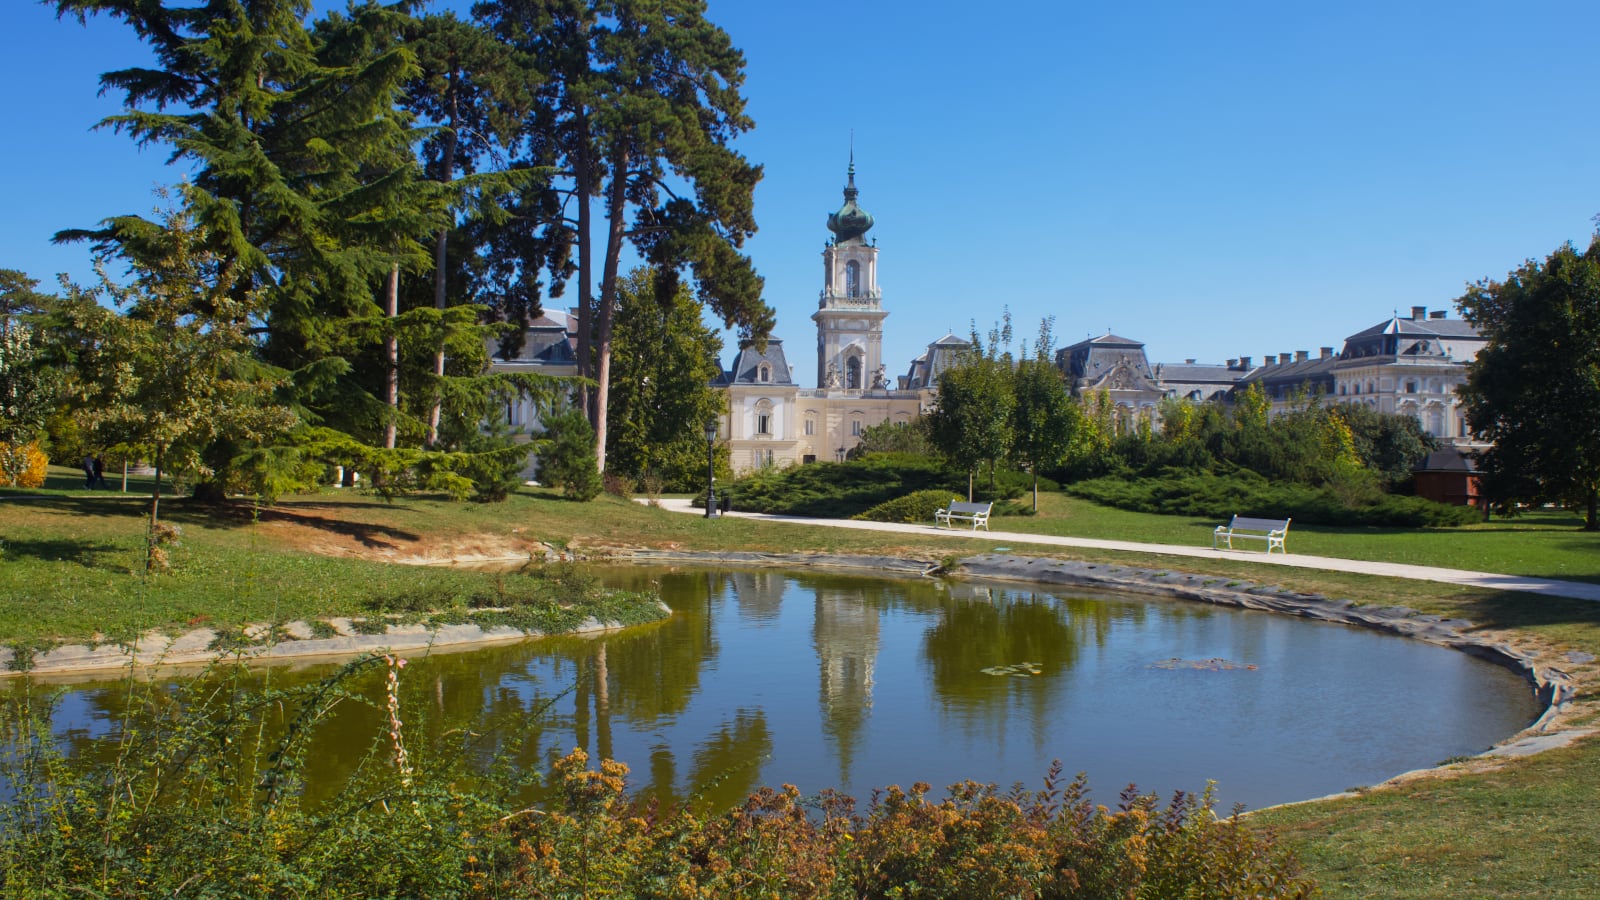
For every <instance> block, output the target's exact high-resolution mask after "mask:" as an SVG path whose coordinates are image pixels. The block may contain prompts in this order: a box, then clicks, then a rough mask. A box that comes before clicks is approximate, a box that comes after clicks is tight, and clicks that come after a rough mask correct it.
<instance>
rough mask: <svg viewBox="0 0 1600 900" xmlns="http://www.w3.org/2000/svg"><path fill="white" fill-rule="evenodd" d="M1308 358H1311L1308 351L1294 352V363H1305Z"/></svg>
mask: <svg viewBox="0 0 1600 900" xmlns="http://www.w3.org/2000/svg"><path fill="white" fill-rule="evenodd" d="M1310 358H1311V351H1310V350H1296V351H1295V352H1294V361H1295V362H1305V361H1306V360H1308V359H1310Z"/></svg>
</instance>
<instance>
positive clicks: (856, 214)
mask: <svg viewBox="0 0 1600 900" xmlns="http://www.w3.org/2000/svg"><path fill="white" fill-rule="evenodd" d="M848 175H849V181H848V182H847V183H846V184H845V186H844V205H843V206H841V207H839V211H838V212H836V213H829V214H828V230H829V231H831V232H833V236H834V242H835V243H837V244H865V243H866V241H864V240H862V237H861V236H862V235H864V234H866V233H867V232H868V231H870V230H871V229H872V214H871V213H869V212H867V211H866V210H864V209H862V208H861V207H859V206H857V205H856V195H857V194H859V193H860V191H858V190H856V159H855V153H854V151H852V152H851V154H850V168H849V170H848Z"/></svg>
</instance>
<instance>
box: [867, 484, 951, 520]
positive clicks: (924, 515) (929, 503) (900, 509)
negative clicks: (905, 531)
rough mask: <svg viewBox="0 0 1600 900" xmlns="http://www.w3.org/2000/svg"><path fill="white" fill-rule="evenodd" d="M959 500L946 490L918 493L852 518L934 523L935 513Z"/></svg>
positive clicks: (899, 498)
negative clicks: (951, 502)
mask: <svg viewBox="0 0 1600 900" xmlns="http://www.w3.org/2000/svg"><path fill="white" fill-rule="evenodd" d="M959 499H961V498H960V497H958V496H956V495H954V494H952V493H950V492H949V491H945V490H939V489H934V490H930V491H917V492H916V493H912V494H907V495H905V496H904V497H898V498H896V499H894V500H890V501H888V502H887V503H879V504H878V505H877V506H874V507H873V508H871V509H869V510H867V511H866V512H864V513H857V514H856V515H854V516H852V517H851V518H854V519H862V520H865V521H868V522H932V521H933V514H934V513H935V512H937V511H939V510H941V509H944V507H945V505H946V504H948V503H949V502H950V501H951V500H959Z"/></svg>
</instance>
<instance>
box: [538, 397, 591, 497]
mask: <svg viewBox="0 0 1600 900" xmlns="http://www.w3.org/2000/svg"><path fill="white" fill-rule="evenodd" d="M545 433H546V435H547V436H548V439H549V444H548V445H547V446H546V448H545V451H544V453H543V454H542V455H540V457H539V479H540V480H541V481H543V482H545V483H546V484H549V485H552V486H555V487H559V488H561V491H562V493H563V494H564V495H565V496H566V497H567V499H569V500H579V501H582V502H585V503H587V502H588V501H590V500H593V499H594V498H595V497H598V496H599V495H600V491H601V489H602V488H603V487H604V484H603V483H602V482H601V480H600V469H599V464H598V463H597V462H596V460H595V457H594V429H593V428H591V427H589V420H588V418H587V417H585V416H584V414H583V412H582V411H580V410H576V409H567V410H563V411H562V412H559V413H556V414H555V415H553V416H551V417H550V418H549V419H547V420H546V421H545Z"/></svg>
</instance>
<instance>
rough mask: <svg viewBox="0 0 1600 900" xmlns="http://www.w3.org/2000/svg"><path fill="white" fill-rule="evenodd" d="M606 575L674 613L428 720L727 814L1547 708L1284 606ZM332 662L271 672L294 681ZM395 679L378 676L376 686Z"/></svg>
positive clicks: (1414, 759)
mask: <svg viewBox="0 0 1600 900" xmlns="http://www.w3.org/2000/svg"><path fill="white" fill-rule="evenodd" d="M599 571H600V572H601V573H602V576H603V578H604V580H605V581H607V582H609V583H611V584H615V585H618V586H630V587H642V586H648V585H650V584H655V585H657V586H659V589H660V591H661V594H662V596H663V598H664V599H665V600H666V602H667V603H668V604H669V605H670V606H671V607H672V609H673V611H674V615H673V617H672V618H671V619H670V620H668V621H666V622H664V623H661V624H658V625H652V626H646V627H642V628H638V629H634V630H631V631H628V632H623V633H617V634H610V635H606V636H603V637H594V638H587V639H577V638H564V639H551V640H543V641H532V642H525V643H520V644H512V645H500V646H494V647H489V648H485V649H480V650H473V651H470V652H454V653H437V654H434V655H432V656H430V657H428V658H422V659H415V660H413V661H412V663H411V665H410V666H408V667H407V668H406V669H405V670H404V682H405V687H406V693H405V695H404V704H405V711H406V716H407V721H408V727H415V728H417V729H418V730H422V731H428V732H432V733H434V734H438V733H441V732H442V731H443V730H445V729H451V728H460V727H468V726H473V725H474V724H476V723H481V722H484V721H487V720H489V719H492V718H495V717H499V718H501V719H502V720H505V719H510V720H521V721H523V722H525V723H528V725H529V727H530V728H532V729H533V741H532V745H531V748H530V749H529V750H528V751H526V753H525V754H524V757H523V758H522V762H523V763H524V764H526V765H545V764H547V763H548V761H549V760H550V759H551V758H553V757H554V756H558V755H560V754H563V753H565V752H567V751H568V750H570V749H572V748H573V747H582V748H584V749H585V750H586V751H588V752H589V753H590V755H591V756H597V755H598V756H607V757H612V758H616V759H620V760H622V761H623V762H625V763H627V764H628V765H629V767H630V768H631V769H632V776H631V782H632V784H633V785H634V786H635V787H636V788H637V789H639V790H641V791H643V792H645V793H647V794H651V795H654V796H659V797H661V798H663V799H667V800H678V799H685V798H689V797H691V796H692V797H695V798H697V799H699V800H703V801H704V802H706V803H708V804H711V805H717V806H726V805H732V804H734V803H737V802H738V801H739V800H740V799H742V798H743V797H744V796H745V795H746V794H747V793H748V792H749V791H750V790H752V789H754V788H755V787H758V786H761V785H774V786H775V785H778V784H782V783H791V784H794V785H797V786H798V787H799V788H800V789H801V790H802V791H803V792H805V793H807V794H812V793H815V792H817V791H819V790H821V789H823V788H827V787H836V788H840V789H842V790H844V791H846V792H848V793H851V794H854V795H855V796H857V797H858V798H863V799H864V798H866V797H867V796H868V795H869V794H870V792H871V791H872V789H874V788H878V787H883V786H885V785H889V784H900V785H905V786H909V785H910V784H911V783H913V782H916V781H926V782H929V783H931V784H933V785H934V786H935V787H936V788H942V787H943V786H945V785H948V784H950V783H953V782H956V781H960V780H964V779H969V778H970V779H975V780H978V781H983V782H998V783H1000V784H1002V785H1010V784H1012V783H1014V782H1017V781H1022V782H1024V783H1026V784H1027V785H1028V786H1030V787H1037V786H1039V784H1040V779H1041V777H1042V776H1043V774H1044V773H1045V771H1046V769H1047V767H1048V766H1049V765H1050V763H1051V761H1052V760H1056V759H1059V760H1061V761H1062V763H1063V765H1064V766H1065V769H1066V771H1067V772H1068V773H1069V774H1070V773H1073V772H1078V771H1084V772H1087V773H1088V776H1089V783H1090V787H1091V789H1092V790H1093V791H1094V792H1095V794H1096V795H1097V796H1098V797H1101V798H1103V799H1106V800H1108V799H1111V798H1112V797H1114V795H1115V794H1116V792H1118V791H1119V790H1121V789H1122V787H1124V786H1125V785H1127V784H1128V783H1130V782H1133V783H1137V785H1138V786H1139V788H1140V789H1141V790H1154V791H1157V792H1159V793H1161V794H1163V795H1166V794H1170V792H1172V791H1173V790H1176V789H1184V790H1199V789H1201V788H1203V787H1204V786H1205V784H1206V782H1207V780H1208V779H1209V780H1214V781H1216V783H1217V794H1218V798H1219V801H1220V804H1219V808H1221V809H1227V808H1229V807H1231V806H1232V805H1233V804H1234V803H1243V804H1245V805H1247V806H1249V807H1252V808H1256V807H1261V806H1265V805H1269V804H1274V803H1281V802H1285V801H1290V800H1300V799H1306V798H1310V797H1317V796H1321V795H1324V794H1327V793H1331V792H1336V791H1340V790H1344V789H1346V788H1350V787H1353V786H1357V785H1367V784H1373V783H1376V782H1380V781H1383V780H1384V779H1386V778H1389V777H1390V776H1393V775H1395V774H1398V773H1400V772H1404V771H1407V770H1410V769H1415V768H1419V767H1426V766H1431V765H1434V764H1436V763H1438V762H1440V761H1441V760H1444V759H1446V758H1449V757H1452V756H1456V755H1463V754H1472V753H1477V752H1480V751H1482V750H1484V749H1486V748H1488V747H1489V746H1490V745H1491V744H1493V743H1494V742H1496V741H1498V740H1501V739H1503V738H1505V737H1507V736H1509V735H1511V734H1513V733H1515V732H1516V731H1518V730H1519V729H1521V728H1523V727H1525V726H1526V725H1527V724H1528V723H1529V722H1531V721H1532V720H1533V718H1534V717H1535V716H1536V715H1537V714H1538V712H1539V710H1538V707H1537V703H1536V702H1535V699H1534V697H1533V693H1532V690H1531V687H1530V685H1529V684H1528V683H1527V682H1526V681H1525V680H1523V679H1522V678H1521V677H1519V676H1518V675H1516V674H1514V673H1512V672H1510V671H1507V670H1505V669H1502V668H1500V667H1498V666H1494V665H1492V664H1489V663H1485V662H1483V661H1480V660H1477V659H1474V658H1471V657H1469V656H1467V655H1465V654H1462V653H1457V652H1454V651H1450V650H1446V649H1443V648H1439V647H1434V646H1431V645H1427V644H1423V643H1420V642H1415V641H1407V640H1403V639H1400V638H1396V637H1392V636H1388V635H1381V634H1377V633H1373V632H1369V631H1363V630H1359V629H1354V628H1349V627H1344V626H1338V625H1330V624H1325V623H1318V622H1312V621H1307V620H1304V619H1297V618H1292V617H1288V616H1280V615H1272V614H1266V613H1257V612H1247V611H1241V610H1231V609H1225V608H1218V607H1212V606H1207V605H1203V604H1197V603H1186V602H1180V601H1167V600H1159V599H1150V598H1146V597H1140V596H1133V595H1123V596H1114V595H1100V596H1089V595H1085V594H1084V593H1083V592H1081V591H1074V590H1058V589H1042V588H1030V587H1026V586H1023V587H1019V586H1017V585H1014V584H1008V585H1000V584H983V583H974V582H939V581H933V580H927V579H923V580H911V579H908V580H894V579H883V578H860V577H848V576H838V575H818V574H804V573H793V572H788V573H786V572H777V571H770V570H762V571H725V570H709V569H697V568H682V569H661V568H653V569H644V568H627V569H604V570H599ZM1207 660H1226V661H1227V664H1206V663H1204V662H1203V661H1207ZM1021 663H1032V664H1034V665H1033V667H1032V669H1019V670H1014V671H1023V672H1026V671H1032V670H1036V671H1037V673H1038V674H1036V675H1021V676H1016V675H1007V674H994V670H995V669H996V667H1006V666H1016V665H1018V664H1021ZM336 668H337V666H336V665H334V664H325V663H324V664H316V665H303V666H296V667H288V668H270V669H266V670H263V671H262V672H261V673H260V675H259V676H258V677H260V678H261V679H263V680H270V681H271V683H272V684H274V685H283V684H286V683H297V682H304V681H309V680H313V679H318V678H322V677H325V676H326V675H327V674H328V673H329V672H331V671H333V670H334V669H336ZM986 669H989V670H991V671H990V672H986V671H985V670H986ZM380 678H381V673H378V672H372V673H369V676H368V677H367V678H366V680H365V682H364V686H365V688H366V689H370V690H372V691H374V692H375V695H377V696H381V694H378V693H376V692H378V691H380V684H379V679H380ZM13 689H15V688H13ZM139 689H141V688H140V687H139V686H138V685H131V684H129V683H127V682H101V683H87V684H80V685H74V686H72V687H71V688H70V689H69V691H68V693H67V695H66V696H65V698H64V700H63V702H62V704H61V706H60V708H59V711H58V713H57V726H58V733H60V734H61V735H63V737H64V738H65V739H66V740H67V741H69V742H71V743H73V744H74V745H75V746H76V748H77V750H78V752H90V753H93V752H97V751H96V747H97V745H98V746H100V747H101V749H100V751H99V752H105V751H104V744H105V743H107V742H105V741H104V740H103V738H104V736H105V734H106V733H107V730H108V727H109V726H108V725H107V723H109V722H111V721H114V720H115V717H116V714H117V712H118V710H119V709H121V708H122V707H123V705H124V704H125V703H126V702H127V692H128V691H130V690H139ZM381 723H382V717H381V711H380V710H378V709H374V708H365V707H361V706H359V705H355V704H350V705H349V706H348V708H347V709H345V710H344V711H343V712H342V713H341V714H340V715H339V716H337V717H335V718H334V720H333V721H331V722H330V723H328V725H327V726H326V727H325V728H323V729H322V731H321V732H320V733H319V736H318V737H317V739H316V743H315V745H314V747H313V754H312V759H313V766H312V768H311V770H310V771H309V773H308V774H309V777H310V778H311V779H312V780H313V782H315V781H316V780H317V779H319V778H320V779H334V778H336V777H337V776H340V775H342V774H344V773H346V772H348V771H350V770H351V769H352V768H353V767H354V766H355V765H356V764H357V763H358V761H359V760H360V759H361V758H362V757H363V756H364V755H365V754H366V753H367V751H368V749H369V747H371V746H372V741H373V737H374V735H375V734H379V733H381V732H382V725H381ZM410 723H415V724H414V725H413V724H410ZM491 737H492V735H491ZM419 740H423V738H422V737H420V736H416V737H413V738H412V741H413V743H416V742H417V741H419Z"/></svg>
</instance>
